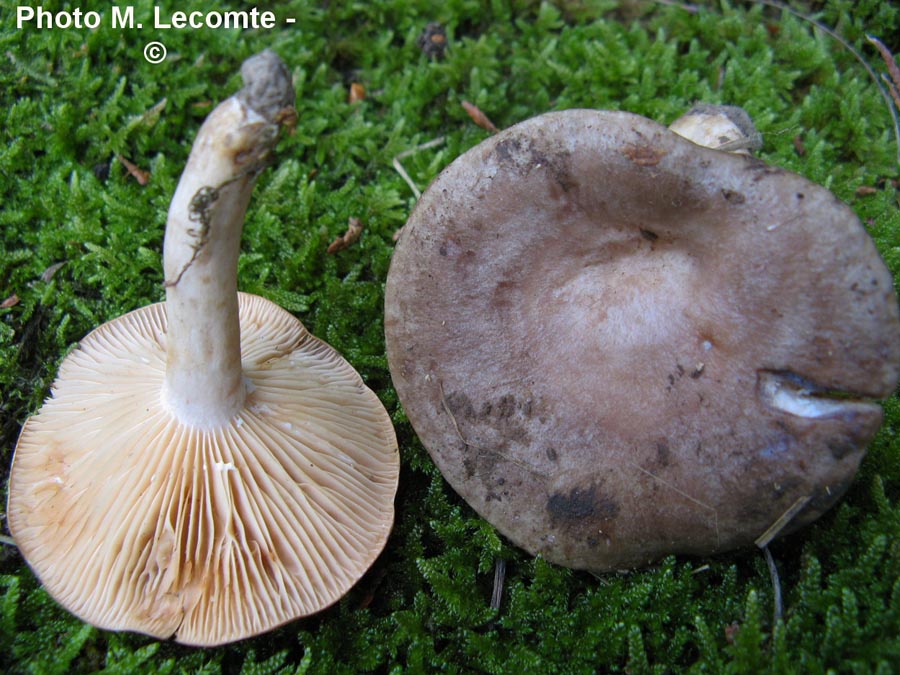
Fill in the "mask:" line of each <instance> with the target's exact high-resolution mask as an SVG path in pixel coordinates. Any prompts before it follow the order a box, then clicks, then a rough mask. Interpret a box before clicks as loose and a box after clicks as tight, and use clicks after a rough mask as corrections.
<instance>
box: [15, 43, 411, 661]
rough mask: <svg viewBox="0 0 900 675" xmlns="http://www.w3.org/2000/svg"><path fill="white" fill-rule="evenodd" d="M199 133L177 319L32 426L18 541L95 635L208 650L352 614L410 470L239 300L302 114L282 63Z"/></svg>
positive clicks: (169, 250)
mask: <svg viewBox="0 0 900 675" xmlns="http://www.w3.org/2000/svg"><path fill="white" fill-rule="evenodd" d="M242 75H243V77H244V81H245V87H244V88H243V89H242V90H241V91H240V92H239V93H237V94H236V95H235V96H232V97H231V98H229V99H228V100H226V101H225V102H223V103H222V104H221V105H220V106H218V107H217V108H216V109H215V110H214V111H213V112H212V113H211V114H210V116H209V117H208V118H207V120H206V122H205V123H204V124H203V127H202V128H201V129H200V131H199V133H198V136H197V139H196V142H195V143H194V147H193V149H192V152H191V156H190V158H189V160H188V164H187V167H186V169H185V171H184V174H183V175H182V177H181V181H180V182H179V185H178V189H177V190H176V193H175V196H174V198H173V201H172V204H171V208H170V210H169V217H168V222H167V228H166V240H165V251H164V255H165V271H166V280H167V281H166V285H167V288H166V296H167V299H166V302H165V303H161V304H156V305H152V306H149V307H145V308H143V309H139V310H137V311H134V312H132V313H130V314H127V315H125V316H123V317H120V318H118V319H116V320H114V321H111V322H109V323H107V324H105V325H103V326H101V327H100V328H98V329H97V330H95V331H94V332H93V333H91V334H90V335H88V336H87V337H86V338H85V339H84V340H83V341H82V342H81V344H80V346H79V348H78V349H76V350H75V351H74V352H72V353H71V354H70V355H69V356H68V357H67V358H66V359H65V361H63V363H62V366H61V367H60V372H59V376H58V378H57V380H56V382H55V383H54V385H53V396H52V398H50V399H48V400H47V401H46V402H45V404H44V406H43V407H42V408H41V410H40V412H39V413H38V414H37V415H35V416H34V417H32V418H31V419H29V420H28V422H27V423H26V425H25V427H24V429H23V430H22V434H21V436H20V438H19V442H18V445H17V447H16V452H15V459H14V463H13V467H12V474H11V479H10V488H9V506H8V516H9V525H10V529H11V531H12V533H13V535H14V538H15V541H16V543H17V545H18V546H19V548H20V549H21V551H22V553H23V555H24V556H25V558H26V559H27V561H28V562H29V564H30V565H31V566H32V568H33V569H34V570H35V572H36V574H37V575H38V577H39V578H40V580H41V581H42V582H43V584H44V585H45V587H46V588H47V590H48V591H49V593H50V594H51V595H52V596H53V597H54V598H56V599H57V600H58V601H59V602H60V603H61V604H62V605H63V606H65V607H66V608H68V609H69V610H70V611H72V612H73V613H75V614H77V615H78V616H79V617H81V618H83V619H84V620H86V621H89V622H90V623H93V624H95V625H98V626H101V627H103V628H107V629H114V630H133V631H140V632H143V633H148V634H150V635H154V636H157V637H169V636H171V635H173V634H175V637H176V639H177V640H178V641H179V642H184V643H187V644H193V645H215V644H221V643H225V642H230V641H233V640H238V639H241V638H243V637H247V636H250V635H254V634H257V633H260V632H262V631H266V630H268V629H271V628H274V627H275V626H278V625H280V624H282V623H284V622H286V621H289V620H291V619H294V618H296V617H299V616H303V615H307V614H310V613H312V612H316V611H318V610H320V609H322V608H324V607H326V606H328V605H330V604H332V603H333V602H335V601H336V600H337V599H338V598H340V597H341V596H342V595H343V594H344V593H345V592H346V591H347V590H348V589H349V588H350V587H351V586H352V585H353V584H354V583H355V582H356V581H357V579H358V578H359V577H360V576H361V575H362V574H363V573H364V572H365V570H366V569H367V568H368V567H369V566H370V564H371V563H372V562H373V561H374V559H375V557H376V556H377V555H378V554H379V552H380V551H381V549H382V548H383V546H384V544H385V541H386V539H387V536H388V532H389V530H390V526H391V522H392V519H393V497H394V494H395V491H396V486H397V477H398V453H397V447H396V438H395V435H394V431H393V428H392V425H391V422H390V419H389V417H388V415H387V413H386V411H385V410H384V407H383V406H382V405H381V403H380V402H379V401H378V399H377V398H376V396H375V395H374V393H372V391H370V390H369V389H368V388H366V387H365V385H364V384H363V382H362V380H361V379H360V377H359V375H358V374H357V373H356V372H355V371H354V370H353V368H352V367H351V366H350V365H349V364H348V363H347V362H346V361H344V360H343V359H342V358H341V357H340V355H339V354H337V352H335V351H334V349H332V348H331V347H329V346H328V345H327V344H325V343H323V342H321V341H319V340H317V339H316V338H314V337H313V336H311V335H310V334H309V333H308V332H307V331H306V330H305V329H304V327H303V326H302V325H301V324H300V323H299V322H298V321H297V320H296V319H295V318H294V317H293V316H291V315H290V314H288V313H287V312H285V311H284V310H282V309H280V308H279V307H277V306H276V305H274V304H273V303H271V302H269V301H267V300H264V299H263V298H259V297H255V296H251V295H246V294H239V293H238V292H237V288H236V286H237V284H236V276H237V274H236V270H237V260H238V253H239V245H240V236H241V229H242V225H243V218H244V213H245V210H246V207H247V204H248V201H249V199H250V194H251V191H252V189H253V186H254V183H255V182H256V176H257V175H258V173H259V172H260V171H261V170H262V169H263V168H264V167H265V165H266V163H267V162H268V161H269V157H270V154H271V152H272V149H273V147H274V145H275V142H276V140H277V137H278V130H279V124H280V123H281V122H283V121H289V120H290V118H291V112H292V110H293V109H292V105H293V99H294V92H293V87H292V86H291V82H290V74H289V72H288V71H287V68H286V67H285V66H284V64H283V63H282V62H281V60H280V59H278V57H277V56H275V54H274V53H272V52H264V53H262V54H261V55H258V56H256V57H254V58H252V59H249V60H248V61H247V62H246V63H245V64H244V66H243V68H242Z"/></svg>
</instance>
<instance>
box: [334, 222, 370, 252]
mask: <svg viewBox="0 0 900 675" xmlns="http://www.w3.org/2000/svg"><path fill="white" fill-rule="evenodd" d="M362 231H363V224H362V223H361V222H360V220H359V218H350V219H349V220H348V221H347V231H346V232H345V233H344V234H343V236H340V237H338V238H337V239H335V240H334V241H333V242H331V245H330V246H329V247H328V253H331V254H334V253H337V252H338V251H343V250H344V249H345V248H348V247H349V246H350V245H351V244H352V243H353V242H355V241H356V240H357V239H359V235H361V234H362Z"/></svg>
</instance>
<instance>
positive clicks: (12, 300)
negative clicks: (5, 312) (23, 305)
mask: <svg viewBox="0 0 900 675" xmlns="http://www.w3.org/2000/svg"><path fill="white" fill-rule="evenodd" d="M18 304H19V296H18V295H16V294H15V293H13V294H12V295H11V296H9V297H8V298H7V299H6V300H4V301H3V302H0V309H9V308H10V307H15V306H16V305H18Z"/></svg>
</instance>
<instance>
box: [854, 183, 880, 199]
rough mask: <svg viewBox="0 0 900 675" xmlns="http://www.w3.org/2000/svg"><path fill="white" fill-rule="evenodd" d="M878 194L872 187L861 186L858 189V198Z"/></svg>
mask: <svg viewBox="0 0 900 675" xmlns="http://www.w3.org/2000/svg"><path fill="white" fill-rule="evenodd" d="M877 193H878V190H876V189H875V188H873V187H872V186H871V185H860V186H859V187H858V188H856V196H857V197H870V196H872V195H874V194H877Z"/></svg>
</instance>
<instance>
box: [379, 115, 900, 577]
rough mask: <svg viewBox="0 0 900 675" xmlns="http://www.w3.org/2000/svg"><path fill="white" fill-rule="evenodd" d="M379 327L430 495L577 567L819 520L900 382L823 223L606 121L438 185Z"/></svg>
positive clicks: (503, 139)
mask: <svg viewBox="0 0 900 675" xmlns="http://www.w3.org/2000/svg"><path fill="white" fill-rule="evenodd" d="M385 333H386V339H387V353H388V360H389V365H390V370H391V375H392V377H393V380H394V384H395V386H396V389H397V393H398V395H399V397H400V400H401V402H402V404H403V406H404V408H405V410H406V413H407V415H408V417H409V420H410V422H411V423H412V426H413V427H414V429H415V431H416V432H417V433H418V435H419V437H420V438H421V440H422V442H423V444H424V445H425V447H426V448H427V449H428V451H429V453H430V454H431V456H432V458H433V459H434V461H435V463H436V464H437V466H438V467H439V469H440V470H441V472H442V473H443V475H444V476H445V477H446V479H447V480H448V482H449V483H450V485H451V486H452V487H453V488H454V489H455V490H456V491H457V492H458V493H459V494H460V495H461V496H462V497H463V498H465V499H466V501H468V503H469V504H470V505H471V506H472V507H474V509H475V510H476V511H477V512H478V513H479V514H481V515H482V516H483V517H484V518H486V519H487V520H488V521H490V522H491V523H492V524H493V525H494V526H496V527H497V528H498V529H499V530H500V531H501V533H503V534H504V535H506V536H507V537H508V538H509V539H510V540H512V541H513V542H514V543H515V544H517V545H519V546H521V547H523V548H525V549H527V550H528V551H529V552H531V553H533V554H540V555H542V556H544V557H545V558H546V559H548V560H550V561H552V562H555V563H559V564H561V565H566V566H570V567H574V568H578V569H587V570H591V571H595V572H603V571H607V570H614V569H623V568H632V567H638V566H643V565H646V564H649V563H651V562H652V561H654V560H656V559H658V558H660V557H661V556H663V555H667V554H672V553H683V554H697V555H707V554H712V553H716V552H720V551H726V550H729V549H733V548H736V547H740V546H744V545H747V544H749V543H751V542H753V541H754V540H755V539H757V538H758V537H760V535H762V534H764V533H766V532H770V533H774V532H775V530H773V529H772V526H773V524H776V523H778V524H779V526H778V528H775V529H776V530H777V529H781V527H782V526H785V527H784V529H783V530H782V531H783V532H787V531H790V530H792V529H795V528H797V527H799V526H801V525H803V524H806V523H809V522H810V521H812V520H813V519H815V518H817V517H818V516H819V515H821V514H822V513H823V512H824V511H825V510H826V509H828V508H829V507H830V506H831V505H832V504H834V502H835V501H836V500H837V499H838V498H839V497H840V496H841V494H842V493H843V492H844V491H845V490H846V489H847V487H848V485H849V484H850V482H851V481H852V479H853V476H854V473H855V472H856V469H857V467H858V465H859V462H860V460H861V458H862V457H863V455H864V452H865V447H866V444H867V443H868V442H869V441H870V439H871V438H872V436H873V435H874V434H875V432H876V430H877V429H878V427H879V424H880V422H881V418H882V411H881V408H880V406H879V405H878V404H877V403H876V402H875V401H876V399H881V398H884V397H886V396H888V395H889V394H890V393H891V391H892V390H893V389H894V387H895V386H896V385H897V381H898V375H900V340H898V337H900V320H898V307H897V298H896V296H895V294H894V290H893V287H892V283H891V277H890V274H889V273H888V270H887V269H886V267H885V265H884V264H883V262H882V261H881V259H880V258H879V255H878V252H877V251H876V249H875V246H874V245H873V242H872V241H871V239H870V238H869V236H868V235H867V234H866V232H865V230H864V229H863V227H862V226H861V224H860V222H859V220H858V219H857V218H856V217H855V216H854V215H853V213H852V212H851V211H850V209H849V208H848V207H847V206H845V205H844V204H842V203H840V202H838V200H837V199H835V197H834V196H833V195H832V194H831V193H830V192H828V191H827V190H825V189H824V188H822V187H819V186H816V185H814V184H813V183H811V182H809V181H808V180H806V179H804V178H802V177H800V176H798V175H795V174H792V173H789V172H787V171H784V170H781V169H779V168H776V167H773V166H769V165H767V164H765V163H764V162H762V161H760V160H758V159H755V158H753V157H750V156H746V155H736V154H732V153H728V152H721V151H717V150H712V149H708V148H704V147H701V146H699V145H696V144H695V143H693V142H691V141H688V140H686V139H684V138H682V137H680V136H679V135H677V134H675V133H673V132H672V131H669V130H668V129H666V128H665V127H662V126H660V125H659V124H657V123H655V122H653V121H651V120H648V119H645V118H643V117H639V116H637V115H633V114H629V113H624V112H600V111H593V110H568V111H564V112H553V113H547V114H544V115H541V116H539V117H536V118H533V119H530V120H528V121H525V122H522V123H520V124H518V125H516V126H514V127H511V128H509V129H507V130H505V131H503V132H501V133H499V134H497V135H496V136H494V137H492V138H490V139H488V140H486V141H484V142H483V143H481V144H480V145H478V146H477V147H475V148H473V149H471V150H470V151H468V152H467V153H465V154H464V155H462V156H461V157H459V158H458V159H457V160H456V161H454V162H453V163H452V164H451V165H450V166H449V167H447V168H446V169H445V170H444V171H443V172H442V173H441V174H440V175H439V176H438V177H437V179H436V180H435V181H434V182H433V184H432V185H431V186H430V187H429V189H428V190H427V191H426V192H425V193H424V194H423V195H422V197H421V199H420V200H419V202H418V203H417V205H416V207H415V209H414V211H413V213H412V214H411V216H410V218H409V221H408V223H407V225H406V227H405V228H404V234H403V237H402V238H401V240H400V242H399V244H398V246H397V249H396V251H395V253H394V257H393V260H392V263H391V267H390V271H389V275H388V279H387V287H386V298H385ZM784 514H789V516H786V517H784V518H782V516H783V515H784ZM788 521H789V522H788Z"/></svg>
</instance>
